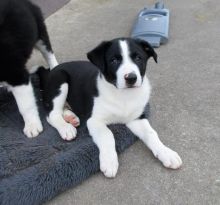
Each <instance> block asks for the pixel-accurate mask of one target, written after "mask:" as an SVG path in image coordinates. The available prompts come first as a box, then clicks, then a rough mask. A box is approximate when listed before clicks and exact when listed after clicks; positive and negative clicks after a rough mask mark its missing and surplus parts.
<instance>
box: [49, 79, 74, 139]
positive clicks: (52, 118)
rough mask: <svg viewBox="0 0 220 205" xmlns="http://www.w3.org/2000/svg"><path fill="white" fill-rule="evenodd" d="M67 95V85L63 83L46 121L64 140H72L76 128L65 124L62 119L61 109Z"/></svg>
mask: <svg viewBox="0 0 220 205" xmlns="http://www.w3.org/2000/svg"><path fill="white" fill-rule="evenodd" d="M67 93H68V84H67V83H63V84H62V85H61V86H60V92H59V94H58V96H56V97H55V98H54V99H53V103H52V104H53V108H52V110H51V111H50V112H49V115H48V117H47V121H48V122H49V123H50V124H51V125H52V126H53V127H55V128H56V129H57V131H58V132H59V134H60V136H61V137H62V138H63V139H64V140H72V139H74V138H75V137H76V128H75V127H73V126H72V125H71V124H69V123H67V122H66V121H65V120H64V119H63V108H64V104H65V101H66V97H67Z"/></svg>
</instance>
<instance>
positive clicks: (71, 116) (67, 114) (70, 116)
mask: <svg viewBox="0 0 220 205" xmlns="http://www.w3.org/2000/svg"><path fill="white" fill-rule="evenodd" d="M63 119H64V120H65V121H66V122H68V123H70V124H72V125H73V126H74V127H78V126H79V125H80V120H79V118H78V117H77V116H76V115H75V113H73V112H72V111H71V110H68V109H64V111H63Z"/></svg>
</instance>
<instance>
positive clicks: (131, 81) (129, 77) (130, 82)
mask: <svg viewBox="0 0 220 205" xmlns="http://www.w3.org/2000/svg"><path fill="white" fill-rule="evenodd" d="M124 77H125V81H126V83H127V84H128V85H134V84H135V83H136V81H137V75H136V74H135V73H134V72H132V73H128V74H126V75H125V76H124Z"/></svg>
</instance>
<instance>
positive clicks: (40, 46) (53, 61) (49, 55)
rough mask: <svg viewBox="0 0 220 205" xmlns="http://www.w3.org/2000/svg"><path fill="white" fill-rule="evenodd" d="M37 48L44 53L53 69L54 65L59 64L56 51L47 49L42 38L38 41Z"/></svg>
mask: <svg viewBox="0 0 220 205" xmlns="http://www.w3.org/2000/svg"><path fill="white" fill-rule="evenodd" d="M36 48H37V49H38V50H39V51H40V52H41V53H42V55H43V57H44V58H45V60H46V61H47V63H48V65H49V67H50V69H53V68H54V67H56V66H57V65H58V62H57V59H56V57H55V55H54V53H52V52H50V51H48V50H47V48H46V46H45V44H44V43H43V41H42V40H39V41H38V42H37V43H36Z"/></svg>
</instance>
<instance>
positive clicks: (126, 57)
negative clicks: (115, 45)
mask: <svg viewBox="0 0 220 205" xmlns="http://www.w3.org/2000/svg"><path fill="white" fill-rule="evenodd" d="M119 46H120V49H121V55H122V60H123V62H124V63H125V62H129V61H131V59H130V50H129V47H128V44H127V42H126V41H125V40H120V41H119Z"/></svg>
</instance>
